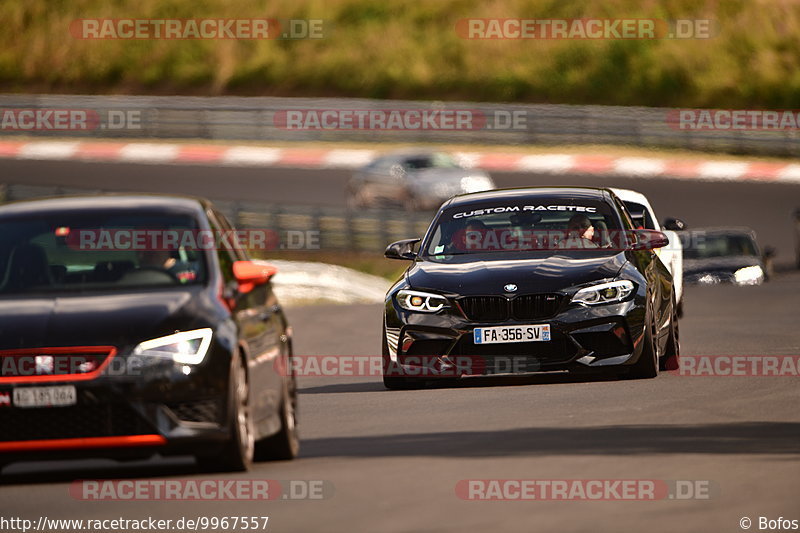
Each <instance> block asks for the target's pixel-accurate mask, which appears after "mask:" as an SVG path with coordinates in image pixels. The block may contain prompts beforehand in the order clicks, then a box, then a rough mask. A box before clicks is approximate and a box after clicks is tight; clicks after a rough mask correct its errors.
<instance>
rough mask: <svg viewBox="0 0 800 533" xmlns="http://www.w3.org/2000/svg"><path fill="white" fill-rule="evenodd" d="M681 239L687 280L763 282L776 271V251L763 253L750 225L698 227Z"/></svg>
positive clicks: (684, 234)
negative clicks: (743, 226)
mask: <svg viewBox="0 0 800 533" xmlns="http://www.w3.org/2000/svg"><path fill="white" fill-rule="evenodd" d="M681 240H682V241H683V242H684V252H683V257H684V264H683V276H684V278H683V279H684V281H685V282H686V283H695V284H704V285H715V284H718V283H731V284H735V285H760V284H761V283H763V282H764V281H767V280H769V279H770V277H771V276H772V274H773V257H774V256H775V250H774V249H773V248H771V247H769V246H767V247H765V248H764V251H763V252H761V251H760V249H759V247H758V241H757V240H756V233H755V232H754V231H753V230H751V229H750V228H697V229H694V230H692V231H689V232H684V233H683V234H682V235H681Z"/></svg>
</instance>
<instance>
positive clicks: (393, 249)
mask: <svg viewBox="0 0 800 533" xmlns="http://www.w3.org/2000/svg"><path fill="white" fill-rule="evenodd" d="M419 241H420V239H405V240H402V241H397V242H393V243H392V244H390V245H389V246H387V247H386V251H385V252H383V256H384V257H385V258H387V259H406V260H412V259H416V257H417V252H415V251H414V245H415V244H417V243H418V242H419Z"/></svg>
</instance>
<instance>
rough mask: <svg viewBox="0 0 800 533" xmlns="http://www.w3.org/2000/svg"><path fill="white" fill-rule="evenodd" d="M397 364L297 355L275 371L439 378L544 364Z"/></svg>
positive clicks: (427, 360) (425, 358)
mask: <svg viewBox="0 0 800 533" xmlns="http://www.w3.org/2000/svg"><path fill="white" fill-rule="evenodd" d="M410 342H411V341H409V343H410ZM404 348H407V346H404ZM396 362H397V363H398V364H392V365H389V364H388V363H387V361H385V360H384V359H383V357H382V356H380V355H293V356H292V357H291V358H289V361H288V363H287V361H285V360H284V359H282V358H279V359H276V360H275V371H276V372H277V373H278V374H279V375H283V376H288V375H294V376H296V377H300V378H303V377H381V376H387V377H391V376H396V377H410V378H424V379H429V378H430V379H435V378H458V377H462V376H483V375H496V374H521V373H525V372H537V371H539V370H540V369H541V366H542V362H543V361H539V360H538V359H535V358H532V357H530V356H514V355H509V356H493V357H482V356H478V355H459V356H446V355H399V356H398V357H397V361H396ZM287 364H288V366H287Z"/></svg>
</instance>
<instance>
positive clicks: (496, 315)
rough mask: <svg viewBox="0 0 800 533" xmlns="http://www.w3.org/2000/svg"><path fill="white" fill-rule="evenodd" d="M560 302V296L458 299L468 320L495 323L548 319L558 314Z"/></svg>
mask: <svg viewBox="0 0 800 533" xmlns="http://www.w3.org/2000/svg"><path fill="white" fill-rule="evenodd" d="M561 301H562V296H561V295H560V294H528V295H522V296H517V297H515V298H505V297H503V296H466V297H464V298H459V299H458V304H459V305H460V306H461V309H462V310H463V311H464V314H465V315H466V317H467V318H468V319H470V320H474V321H478V322H497V321H502V320H508V319H509V318H516V319H519V320H528V319H538V318H546V317H550V316H553V315H555V314H556V313H557V312H558V310H559V308H560V307H561Z"/></svg>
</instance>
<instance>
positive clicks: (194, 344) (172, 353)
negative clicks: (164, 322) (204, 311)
mask: <svg viewBox="0 0 800 533" xmlns="http://www.w3.org/2000/svg"><path fill="white" fill-rule="evenodd" d="M212 334H213V332H212V330H211V328H203V329H195V330H192V331H183V332H180V333H175V334H173V335H167V336H166V337H159V338H157V339H152V340H149V341H144V342H141V343H139V345H138V346H136V348H134V349H133V355H142V356H150V357H162V358H165V359H172V360H173V361H175V362H176V363H180V364H184V365H197V364H200V363H202V362H203V359H205V357H206V353H207V352H208V348H209V346H211V336H212Z"/></svg>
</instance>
